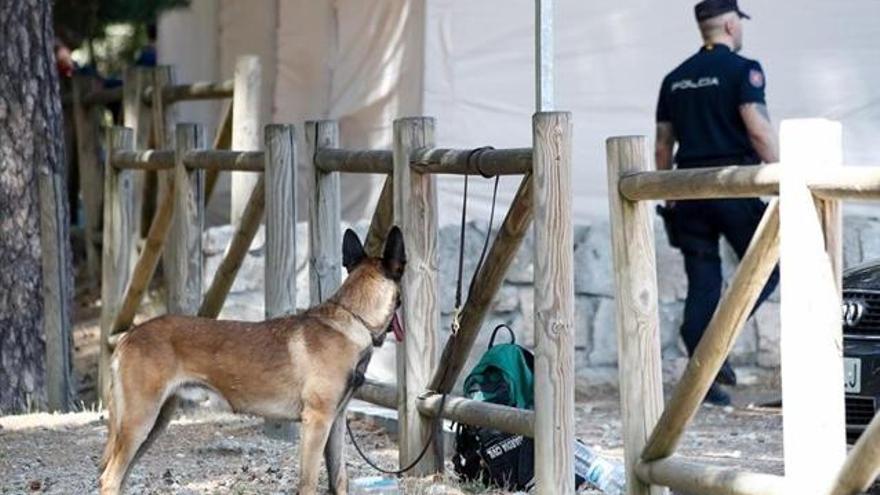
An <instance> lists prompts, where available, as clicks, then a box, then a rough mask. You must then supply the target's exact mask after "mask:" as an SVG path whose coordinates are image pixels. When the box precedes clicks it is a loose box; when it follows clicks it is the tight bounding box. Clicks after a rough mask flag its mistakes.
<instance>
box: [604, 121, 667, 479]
mask: <svg viewBox="0 0 880 495" xmlns="http://www.w3.org/2000/svg"><path fill="white" fill-rule="evenodd" d="M645 146H646V145H645V138H644V137H642V136H632V137H615V138H611V139H609V140H608V141H607V143H606V147H607V154H608V198H609V202H610V211H611V247H612V252H613V254H614V274H615V278H616V284H617V287H616V289H617V290H616V292H615V293H616V294H617V352H618V355H619V356H620V359H619V363H618V368H619V373H620V408H621V413H622V415H623V418H622V420H623V438H624V456H625V458H626V486H627V493H628V494H629V495H648V494H652V493H653V494H655V495H656V494H660V493H665V492H666V490H665V489H663V488H660V487H656V488H654V489H652V488H651V487H650V486H649V485H647V484H646V483H644V482H642V481H641V480H640V479H639V478H638V477H637V476H636V473H635V467H636V465H637V464H638V462H639V458H640V456H641V454H642V449H643V448H644V447H645V444H646V443H647V441H648V436H649V435H650V434H651V431H652V430H653V429H654V425H655V424H656V423H657V420H658V419H659V418H660V412H661V411H662V410H663V376H662V367H661V357H660V317H659V312H658V308H657V268H656V263H657V261H656V254H655V251H654V222H653V217H652V215H651V208H650V204H649V203H647V202H644V201H643V202H633V201H629V200H627V199H626V198H624V197H623V196H622V195H621V194H620V192H619V188H618V181H619V180H620V176H621V175H622V174H625V173H630V172H645V171H648V170H650V168H649V165H648V159H647V156H646V152H645Z"/></svg>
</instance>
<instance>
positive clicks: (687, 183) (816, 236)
mask: <svg viewBox="0 0 880 495" xmlns="http://www.w3.org/2000/svg"><path fill="white" fill-rule="evenodd" d="M841 136H842V132H841V127H840V125H839V124H837V123H834V122H829V121H824V120H805V121H786V122H784V123H783V125H782V157H781V158H782V159H781V162H782V163H780V164H774V165H766V166H749V167H724V168H704V169H697V170H675V171H659V172H658V171H652V170H650V166H649V161H648V159H647V154H646V150H645V145H646V141H645V138H643V137H619V138H612V139H609V140H608V143H607V152H608V179H609V191H610V196H609V197H610V202H611V226H612V243H613V252H614V265H615V266H614V268H615V270H614V272H615V275H616V279H617V309H618V313H617V315H618V317H617V330H618V346H619V353H620V365H619V366H620V397H621V411H622V414H623V427H624V439H625V452H626V469H627V481H628V490H627V492H628V493H629V494H630V495H646V494H649V493H650V494H657V493H660V491H661V490H660V488H659V487H671V488H672V489H674V490H676V491H681V492H685V493H701V494H707V495H715V494H724V495H756V494H795V493H797V494H801V493H815V494H833V495H844V494H855V493H860V492H861V491H863V490H865V489H867V487H868V486H869V485H870V484H871V483H872V482H873V480H874V479H875V478H876V476H877V474H878V472H880V418H875V420H874V421H873V422H872V423H871V426H870V427H869V429H868V431H867V432H866V433H865V434H864V435H863V436H862V438H861V439H860V440H859V442H858V443H857V444H856V446H855V447H854V448H853V449H852V451H851V452H850V453H849V455H848V456H847V452H846V445H845V441H846V436H845V424H844V392H843V364H842V355H841V353H842V348H843V346H842V335H841V328H842V326H841V310H840V308H841V279H840V276H841V266H842V261H841V260H842V256H841V253H842V240H841V230H842V229H841V213H840V200H843V199H880V169H877V168H858V169H855V168H846V167H841V163H842V138H841ZM762 195H766V196H776V195H778V196H779V197H778V199H776V198H774V199H773V200H772V201H771V202H770V204H769V206H768V208H767V210H766V213H765V215H764V218H763V220H762V221H761V223H760V225H759V227H758V229H757V232H756V233H755V235H754V238H753V239H752V242H751V244H750V246H749V248H748V250H747V252H746V253H745V255H744V256H743V259H742V260H741V263H740V266H739V268H738V270H737V272H736V274H735V275H734V277H733V279H732V281H731V282H730V285H729V287H728V289H727V291H726V293H725V294H724V296H723V298H722V300H721V302H720V304H719V307H718V309H717V310H716V312H715V314H714V316H713V317H712V320H711V322H710V323H709V326H708V328H707V329H706V333H705V335H704V336H703V339H702V340H701V341H700V344H699V346H698V347H697V349H696V351H695V353H694V355H693V357H692V358H691V360H690V362H689V364H688V367H687V369H686V370H685V372H684V374H683V376H682V377H681V380H680V382H679V384H678V385H677V387H676V388H675V391H674V392H673V395H672V397H671V398H670V400H669V401H668V402H667V403H666V404H665V406H664V403H663V380H662V376H661V356H660V330H659V318H658V306H657V296H658V293H657V272H656V257H655V250H654V230H653V225H654V223H653V221H652V212H651V209H650V205H649V203H648V202H649V201H651V200H664V199H665V200H673V199H674V200H686V199H708V198H735V197H755V196H762ZM780 260H782V266H783V269H782V272H781V273H782V280H781V316H782V319H781V324H782V326H781V342H782V350H781V353H782V397H783V403H784V407H785V410H784V414H783V426H784V459H785V476H784V477H783V476H778V475H771V474H762V473H750V472H743V471H739V470H735V469H729V468H722V467H713V466H707V465H701V464H698V463H693V462H688V461H685V460H683V459H682V458H680V457H678V456H676V455H675V450H676V447H677V445H678V443H679V441H680V439H681V437H682V434H683V432H684V430H685V429H686V428H687V426H688V424H689V423H690V422H691V420H692V419H693V417H694V415H695V414H696V412H697V410H698V409H699V407H700V403H701V401H702V399H703V396H704V395H705V393H706V391H707V390H708V389H709V387H710V386H711V384H712V381H713V380H714V378H715V376H716V374H717V373H718V370H719V369H720V367H721V365H722V364H723V362H724V359H725V358H726V357H727V355H728V353H729V352H730V350H731V349H732V347H733V345H734V342H735V339H736V336H737V335H738V333H739V331H740V330H741V328H742V327H743V325H744V324H745V322H746V320H747V318H748V316H749V313H750V311H751V309H752V307H753V306H754V303H755V301H756V300H757V299H758V296H759V294H760V292H761V290H762V289H763V287H764V284H765V283H766V281H767V279H768V278H769V276H770V274H771V272H772V271H773V269H774V267H775V266H776V264H777V262H779V261H780Z"/></svg>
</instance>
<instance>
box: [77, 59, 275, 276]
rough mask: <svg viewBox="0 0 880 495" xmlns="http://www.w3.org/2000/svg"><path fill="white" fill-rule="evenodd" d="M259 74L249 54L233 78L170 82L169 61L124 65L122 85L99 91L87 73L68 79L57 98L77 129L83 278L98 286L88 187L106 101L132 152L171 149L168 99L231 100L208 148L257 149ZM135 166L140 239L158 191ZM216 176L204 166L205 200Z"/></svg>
mask: <svg viewBox="0 0 880 495" xmlns="http://www.w3.org/2000/svg"><path fill="white" fill-rule="evenodd" d="M260 77H261V74H260V65H259V59H257V57H254V56H243V57H240V58H239V60H238V61H237V63H236V70H235V78H234V79H229V80H226V81H219V82H196V83H191V84H182V85H175V84H174V82H173V81H174V74H173V70H172V67H169V66H159V67H131V68H129V69H127V70H126V72H125V74H124V77H123V86H122V87H117V88H112V89H100V87H99V81H98V80H97V79H96V78H94V77H92V76H86V75H77V76H74V78H73V87H72V91H71V94H70V95H69V97H68V98H65V100H64V101H65V104H68V105H70V108H71V115H72V118H73V123H74V129H75V134H76V155H77V161H78V164H79V190H80V191H81V193H82V199H83V223H84V229H83V232H84V238H85V246H86V273H87V275H88V280H89V281H90V283H97V282H98V281H99V280H100V278H101V242H100V240H101V231H102V227H101V225H102V213H103V210H102V204H103V191H102V190H101V188H97V189H96V188H95V185H96V184H101V183H103V173H104V166H103V165H104V164H103V162H104V159H103V155H105V152H106V149H105V148H104V144H105V143H103V142H102V137H101V136H102V131H101V125H102V121H103V114H104V111H105V107H106V105H109V104H120V105H121V108H122V117H123V126H125V127H128V128H130V129H132V131H133V133H134V136H133V146H134V149H137V150H145V149H149V148H155V149H166V150H167V149H172V148H173V139H174V138H173V136H171V135H170V134H169V132H168V131H169V130H170V129H173V128H174V120H175V119H174V112H173V107H172V105H173V104H174V103H177V102H183V101H197V100H216V99H225V100H228V99H230V98H231V99H232V101H229V102H227V104H226V105H225V107H224V110H223V113H222V120H221V121H220V123H219V125H218V128H217V134H216V136H215V138H214V142H213V148H215V149H230V148H231V147H233V146H232V145H233V144H236V145H237V146H235V149H238V150H258V149H259V146H260V135H259V125H258V119H259V112H260V103H259V102H260V93H259V87H260ZM233 107H235V111H234V112H233ZM141 167H142V168H141V169H140V171H139V172H136V173H135V175H134V177H133V178H132V180H133V181H134V185H133V186H132V187H134V188H136V191H135V200H134V201H135V202H134V209H135V212H134V213H133V217H132V221H133V222H134V225H135V232H137V233H138V235H139V237H146V236H147V228H148V226H149V225H150V221H151V219H152V218H153V214H154V213H155V210H156V206H157V205H156V200H157V198H158V197H159V196H160V195H161V192H160V191H158V189H160V184H159V180H158V174H156V173H155V172H156V170H157V169H156V168H155V167H153V168H150V166H149V165H148V164H142V165H141ZM217 173H218V170H216V169H210V170H209V171H208V173H207V177H206V186H205V194H206V197H208V198H209V197H210V196H211V192H212V191H213V190H214V186H215V184H216V181H217ZM237 182H242V181H241V180H239V181H237ZM251 187H252V186H251ZM245 197H247V196H246V195H245Z"/></svg>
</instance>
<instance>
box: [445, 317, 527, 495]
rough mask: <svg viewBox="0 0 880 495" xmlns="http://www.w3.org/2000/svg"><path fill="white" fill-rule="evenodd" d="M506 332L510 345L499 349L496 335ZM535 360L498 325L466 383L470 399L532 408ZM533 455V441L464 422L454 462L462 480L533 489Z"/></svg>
mask: <svg viewBox="0 0 880 495" xmlns="http://www.w3.org/2000/svg"><path fill="white" fill-rule="evenodd" d="M501 328H506V329H507V330H508V331H509V332H510V337H511V343H509V344H499V345H497V346H496V345H495V336H496V334H497V333H498V331H499V330H500V329H501ZM534 359H535V358H534V355H532V353H531V352H529V351H528V350H526V349H524V348H522V347H520V346H518V345H516V340H515V337H514V335H513V331H512V330H510V327H507V326H506V325H499V326H498V327H496V328H495V331H494V332H493V333H492V339H491V341H490V343H489V350H487V351H486V354H485V355H484V356H483V358H482V359H481V360H480V362H479V363H478V364H477V365H476V366H475V367H474V369H473V370H472V371H471V373H470V374H469V375H468V377H467V379H466V380H465V395H466V396H468V397H469V398H471V399H474V400H483V401H486V402H491V403H494V404H501V405H505V406H511V407H517V406H519V407H523V406H525V407H528V408H531V407H532V390H531V384H532V381H533V380H532V374H533V372H534ZM524 389H526V390H524ZM534 451H535V446H534V441H533V440H532V439H531V438H527V437H524V436H522V435H512V434H509V433H503V432H500V431H498V430H495V429H492V428H482V427H475V426H468V425H462V424H459V425H458V426H457V428H456V435H455V455H454V456H453V457H452V464H453V466H454V468H455V472H456V473H457V474H458V476H459V477H460V478H461V479H462V480H465V481H479V482H481V483H483V484H484V485H487V486H496V487H499V488H505V489H512V490H528V489H530V488H531V487H532V485H533V483H534V456H535V453H534Z"/></svg>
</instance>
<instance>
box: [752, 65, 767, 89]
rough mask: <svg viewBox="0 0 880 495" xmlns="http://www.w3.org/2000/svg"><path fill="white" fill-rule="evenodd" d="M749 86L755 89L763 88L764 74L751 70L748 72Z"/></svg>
mask: <svg viewBox="0 0 880 495" xmlns="http://www.w3.org/2000/svg"><path fill="white" fill-rule="evenodd" d="M749 84H751V85H752V86H754V87H756V88H763V87H764V73H763V72H761V71H760V70H758V69H752V70H750V71H749Z"/></svg>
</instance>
